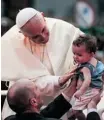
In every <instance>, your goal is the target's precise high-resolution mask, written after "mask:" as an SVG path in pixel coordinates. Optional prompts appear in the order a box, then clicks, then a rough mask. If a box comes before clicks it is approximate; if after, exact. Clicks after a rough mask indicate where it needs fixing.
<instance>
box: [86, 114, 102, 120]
mask: <svg viewBox="0 0 104 120" xmlns="http://www.w3.org/2000/svg"><path fill="white" fill-rule="evenodd" d="M86 120H101V119H100V117H99V115H98V113H97V112H90V113H89V114H88V115H87V119H86Z"/></svg>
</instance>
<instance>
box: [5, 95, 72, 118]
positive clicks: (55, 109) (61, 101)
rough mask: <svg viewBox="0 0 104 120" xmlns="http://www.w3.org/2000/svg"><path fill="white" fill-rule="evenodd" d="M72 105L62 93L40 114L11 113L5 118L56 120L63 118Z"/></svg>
mask: <svg viewBox="0 0 104 120" xmlns="http://www.w3.org/2000/svg"><path fill="white" fill-rule="evenodd" d="M71 107H72V106H71V105H70V104H69V103H68V102H67V101H66V100H65V98H64V97H63V96H62V95H59V96H58V97H57V98H56V99H55V100H54V101H53V102H51V103H50V104H49V105H48V106H47V107H46V108H45V109H43V110H42V111H41V112H40V114H37V113H22V114H16V115H11V116H9V117H7V118H5V120H33V119H34V120H56V119H55V118H57V119H59V118H61V117H62V116H63V115H64V114H65V113H66V112H67V111H68V110H69V109H70V108H71Z"/></svg>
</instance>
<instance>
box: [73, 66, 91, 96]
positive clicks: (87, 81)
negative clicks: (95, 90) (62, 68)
mask: <svg viewBox="0 0 104 120" xmlns="http://www.w3.org/2000/svg"><path fill="white" fill-rule="evenodd" d="M81 72H82V73H83V76H84V81H83V83H82V86H81V87H80V89H79V90H78V91H77V92H76V93H75V94H74V96H75V97H76V98H79V97H80V96H81V95H82V94H83V93H84V92H85V91H86V90H87V89H88V87H89V85H90V83H91V73H90V70H89V69H88V68H87V67H84V68H82V69H81Z"/></svg>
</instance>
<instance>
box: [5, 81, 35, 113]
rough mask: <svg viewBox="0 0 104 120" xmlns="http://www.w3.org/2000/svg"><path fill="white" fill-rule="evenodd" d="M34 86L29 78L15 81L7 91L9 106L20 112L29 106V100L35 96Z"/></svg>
mask: <svg viewBox="0 0 104 120" xmlns="http://www.w3.org/2000/svg"><path fill="white" fill-rule="evenodd" d="M36 92H37V91H36V87H35V84H34V83H33V82H30V81H29V80H21V81H18V82H16V83H15V84H14V85H13V86H12V87H11V88H10V89H9V90H8V93H7V101H8V104H9V106H10V108H11V109H12V110H13V111H15V112H16V113H22V112H24V111H26V110H27V109H29V108H30V107H31V103H30V100H31V99H32V98H36V97H37V93H36Z"/></svg>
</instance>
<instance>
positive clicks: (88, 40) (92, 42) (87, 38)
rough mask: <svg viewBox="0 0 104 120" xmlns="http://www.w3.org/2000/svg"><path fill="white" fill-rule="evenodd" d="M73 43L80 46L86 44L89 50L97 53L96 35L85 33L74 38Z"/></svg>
mask: <svg viewBox="0 0 104 120" xmlns="http://www.w3.org/2000/svg"><path fill="white" fill-rule="evenodd" d="M73 45H75V46H78V47H80V46H81V45H85V47H86V51H87V52H89V53H92V52H93V53H95V52H96V50H97V39H96V37H94V36H91V35H83V36H79V37H78V38H77V39H76V40H74V41H73Z"/></svg>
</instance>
